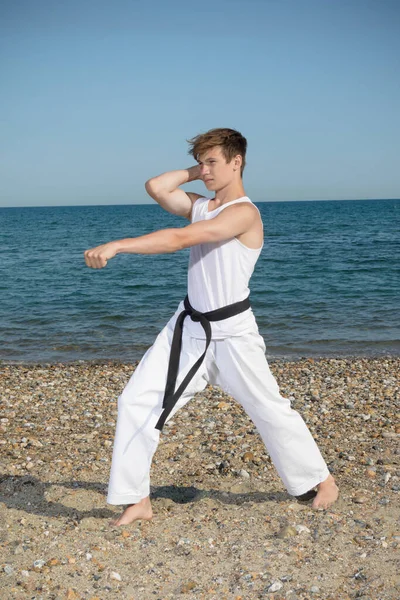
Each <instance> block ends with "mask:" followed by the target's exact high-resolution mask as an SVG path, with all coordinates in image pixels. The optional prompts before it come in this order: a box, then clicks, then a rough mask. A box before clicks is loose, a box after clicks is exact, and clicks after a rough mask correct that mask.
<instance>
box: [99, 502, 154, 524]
mask: <svg viewBox="0 0 400 600" xmlns="http://www.w3.org/2000/svg"><path fill="white" fill-rule="evenodd" d="M152 518H153V510H152V508H151V503H150V497H149V496H147V497H146V498H143V499H142V500H141V501H140V502H138V503H137V504H130V505H129V506H128V507H127V508H126V509H125V510H124V512H123V513H122V515H120V516H119V517H118V518H117V519H113V520H112V521H110V525H117V526H119V525H129V523H133V521H137V520H138V519H142V520H144V521H151V519H152Z"/></svg>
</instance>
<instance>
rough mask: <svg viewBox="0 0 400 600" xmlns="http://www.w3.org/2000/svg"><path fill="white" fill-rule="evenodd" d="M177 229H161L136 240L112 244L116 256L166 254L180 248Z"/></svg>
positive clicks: (128, 239) (131, 239)
mask: <svg viewBox="0 0 400 600" xmlns="http://www.w3.org/2000/svg"><path fill="white" fill-rule="evenodd" d="M178 232H179V229H161V230H159V231H154V232H153V233H148V234H146V235H141V236H139V237H136V238H125V239H123V240H117V241H115V242H112V244H115V249H116V254H167V253H169V252H176V251H177V250H180V249H181V248H182V244H181V240H180V237H179V234H178Z"/></svg>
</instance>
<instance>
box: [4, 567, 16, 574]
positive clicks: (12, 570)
mask: <svg viewBox="0 0 400 600" xmlns="http://www.w3.org/2000/svg"><path fill="white" fill-rule="evenodd" d="M3 571H4V573H5V574H6V575H12V574H13V573H14V569H13V567H12V566H11V565H6V566H5V567H4V569H3Z"/></svg>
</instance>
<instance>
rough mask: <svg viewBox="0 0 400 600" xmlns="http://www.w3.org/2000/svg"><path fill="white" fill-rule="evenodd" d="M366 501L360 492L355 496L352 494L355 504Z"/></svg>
mask: <svg viewBox="0 0 400 600" xmlns="http://www.w3.org/2000/svg"><path fill="white" fill-rule="evenodd" d="M366 501H367V498H366V497H365V496H364V495H362V494H357V495H356V496H353V502H355V504H364V502H366Z"/></svg>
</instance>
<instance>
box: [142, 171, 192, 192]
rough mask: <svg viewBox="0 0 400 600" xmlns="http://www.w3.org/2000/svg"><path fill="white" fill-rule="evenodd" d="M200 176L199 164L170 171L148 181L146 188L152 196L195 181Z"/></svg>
mask: <svg viewBox="0 0 400 600" xmlns="http://www.w3.org/2000/svg"><path fill="white" fill-rule="evenodd" d="M198 177H199V168H198V166H197V165H196V166H194V167H189V168H188V169H178V170H177V171H168V172H166V173H162V174H161V175H157V176H156V177H152V178H151V179H149V180H148V181H146V190H147V191H148V193H149V194H150V195H151V196H152V195H153V194H154V193H157V192H160V191H163V192H173V191H174V190H176V189H177V188H178V187H179V186H181V185H183V184H185V183H189V182H190V181H194V180H195V179H198Z"/></svg>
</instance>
